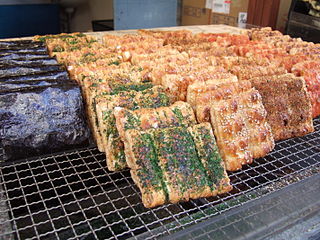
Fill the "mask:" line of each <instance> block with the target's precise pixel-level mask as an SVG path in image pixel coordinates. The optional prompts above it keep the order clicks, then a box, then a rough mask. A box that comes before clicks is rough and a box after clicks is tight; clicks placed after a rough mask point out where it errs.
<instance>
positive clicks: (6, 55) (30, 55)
mask: <svg viewBox="0 0 320 240" xmlns="http://www.w3.org/2000/svg"><path fill="white" fill-rule="evenodd" d="M44 57H49V56H48V53H47V52H46V51H45V52H37V53H35V52H33V51H30V50H28V51H26V52H1V51H0V61H1V60H8V59H21V60H22V59H25V60H31V59H39V58H44Z"/></svg>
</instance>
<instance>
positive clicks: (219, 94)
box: [195, 81, 251, 122]
mask: <svg viewBox="0 0 320 240" xmlns="http://www.w3.org/2000/svg"><path fill="white" fill-rule="evenodd" d="M250 88H251V84H250V82H249V81H241V82H226V83H222V84H215V85H212V88H211V89H208V91H203V92H200V91H199V92H198V93H197V96H196V98H195V103H196V107H195V112H196V117H197V120H198V122H209V121H210V104H211V102H212V101H219V100H226V99H229V98H231V97H232V96H233V95H237V94H239V93H241V92H244V91H247V90H249V89H250ZM204 90H206V89H204Z"/></svg>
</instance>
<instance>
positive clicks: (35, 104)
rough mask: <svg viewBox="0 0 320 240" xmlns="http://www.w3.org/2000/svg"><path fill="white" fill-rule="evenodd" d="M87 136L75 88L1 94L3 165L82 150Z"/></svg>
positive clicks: (0, 132)
mask: <svg viewBox="0 0 320 240" xmlns="http://www.w3.org/2000/svg"><path fill="white" fill-rule="evenodd" d="M89 135H90V133H89V128H88V127H87V125H86V121H85V115H84V111H83V104H82V98H81V92H80V89H79V87H78V86H76V85H71V84H70V85H59V86H50V87H38V88H32V89H31V90H30V88H24V89H20V91H16V92H12V91H7V92H2V93H0V141H1V145H2V147H3V149H4V160H6V161H8V160H15V159H22V158H27V157H34V156H38V155H42V154H49V153H53V152H59V151H63V150H68V149H74V148H77V147H85V146H88V144H89Z"/></svg>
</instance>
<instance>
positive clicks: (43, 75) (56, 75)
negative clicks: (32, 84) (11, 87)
mask: <svg viewBox="0 0 320 240" xmlns="http://www.w3.org/2000/svg"><path fill="white" fill-rule="evenodd" d="M47 79H54V80H60V79H61V80H66V81H68V80H70V79H69V75H68V73H67V72H66V71H65V70H57V71H42V72H38V73H33V74H22V75H17V76H6V77H3V76H0V84H2V83H4V82H10V83H12V82H16V81H18V82H20V81H39V80H47Z"/></svg>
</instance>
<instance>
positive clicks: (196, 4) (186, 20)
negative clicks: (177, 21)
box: [181, 0, 211, 26]
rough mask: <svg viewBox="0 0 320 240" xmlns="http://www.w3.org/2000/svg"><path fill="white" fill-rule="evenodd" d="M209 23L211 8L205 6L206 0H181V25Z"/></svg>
mask: <svg viewBox="0 0 320 240" xmlns="http://www.w3.org/2000/svg"><path fill="white" fill-rule="evenodd" d="M207 24H211V9H208V8H206V0H183V1H182V14H181V25H182V26H188V25H207Z"/></svg>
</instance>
